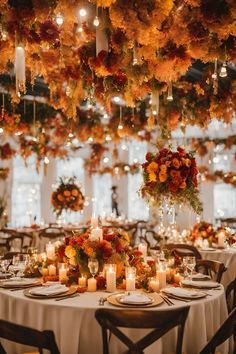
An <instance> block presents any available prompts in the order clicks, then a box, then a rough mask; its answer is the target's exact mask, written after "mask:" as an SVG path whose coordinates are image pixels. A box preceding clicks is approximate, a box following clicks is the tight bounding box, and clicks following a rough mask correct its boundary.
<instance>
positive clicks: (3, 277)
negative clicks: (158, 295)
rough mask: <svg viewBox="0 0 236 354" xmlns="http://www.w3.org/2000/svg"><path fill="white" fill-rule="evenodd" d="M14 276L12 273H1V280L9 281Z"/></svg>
mask: <svg viewBox="0 0 236 354" xmlns="http://www.w3.org/2000/svg"><path fill="white" fill-rule="evenodd" d="M11 276H12V274H11V273H1V272H0V279H7V278H10V277H11Z"/></svg>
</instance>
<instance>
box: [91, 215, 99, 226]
mask: <svg viewBox="0 0 236 354" xmlns="http://www.w3.org/2000/svg"><path fill="white" fill-rule="evenodd" d="M91 227H92V228H93V229H95V228H97V227H98V217H97V216H92V217H91Z"/></svg>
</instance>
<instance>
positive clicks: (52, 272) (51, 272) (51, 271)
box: [48, 264, 57, 275]
mask: <svg viewBox="0 0 236 354" xmlns="http://www.w3.org/2000/svg"><path fill="white" fill-rule="evenodd" d="M56 274H57V269H56V267H55V266H54V265H53V264H50V265H49V267H48V275H56Z"/></svg>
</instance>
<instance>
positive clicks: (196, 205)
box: [141, 147, 202, 213]
mask: <svg viewBox="0 0 236 354" xmlns="http://www.w3.org/2000/svg"><path fill="white" fill-rule="evenodd" d="M142 168H143V178H144V183H143V185H142V187H141V195H142V197H143V198H144V199H146V200H147V201H148V202H149V203H150V204H152V205H157V206H161V205H162V203H163V202H164V201H165V200H167V199H168V200H169V201H170V202H171V203H178V204H182V203H183V204H189V205H190V206H191V207H192V208H193V210H194V211H195V212H197V213H200V212H201V211H202V205H201V202H200V200H199V190H198V188H197V186H198V182H197V175H198V170H197V165H196V160H195V158H194V155H193V153H187V152H186V151H185V150H184V149H183V148H181V147H178V148H177V151H175V152H174V151H172V150H170V149H166V148H164V149H162V150H160V151H159V152H158V153H157V154H152V153H147V155H146V162H145V163H144V164H143V165H142Z"/></svg>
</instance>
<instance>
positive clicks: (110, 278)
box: [106, 264, 116, 292]
mask: <svg viewBox="0 0 236 354" xmlns="http://www.w3.org/2000/svg"><path fill="white" fill-rule="evenodd" d="M106 284H107V291H109V292H114V291H116V264H109V266H108V268H107V271H106Z"/></svg>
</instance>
